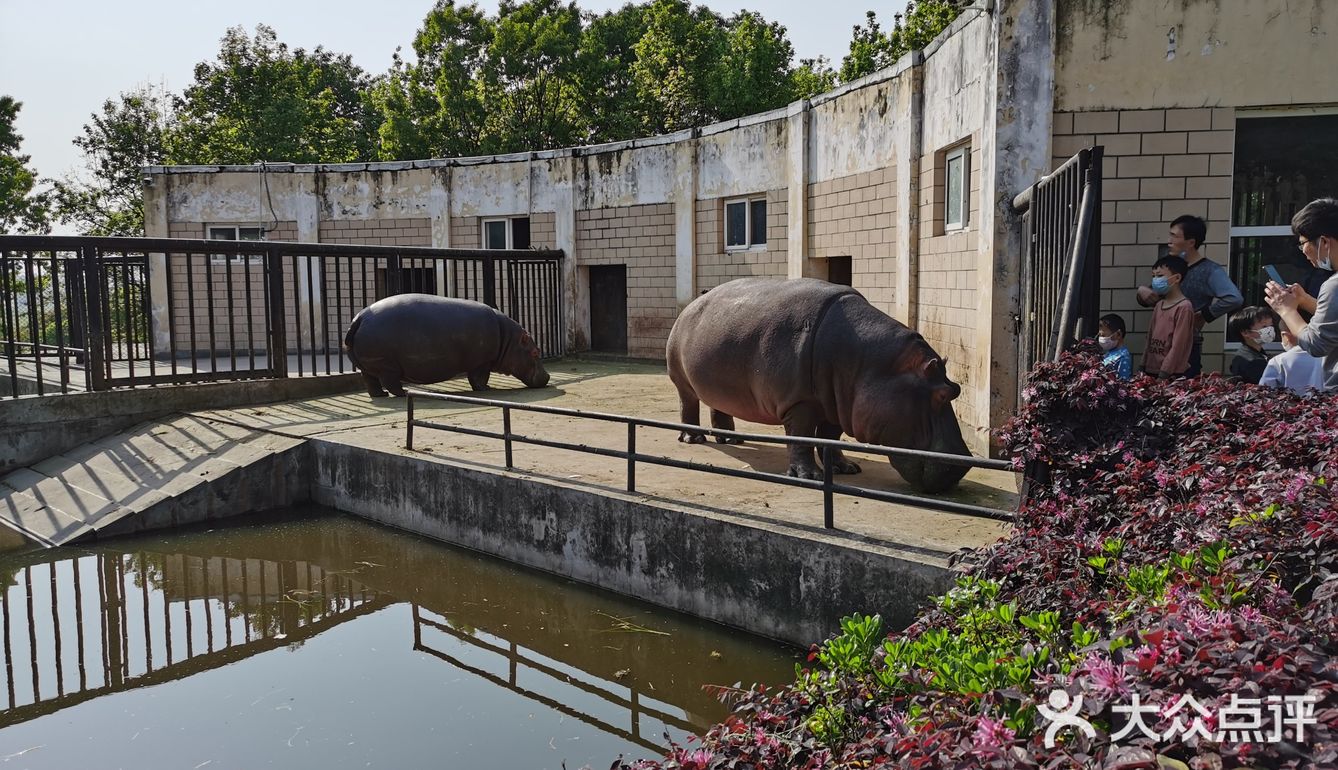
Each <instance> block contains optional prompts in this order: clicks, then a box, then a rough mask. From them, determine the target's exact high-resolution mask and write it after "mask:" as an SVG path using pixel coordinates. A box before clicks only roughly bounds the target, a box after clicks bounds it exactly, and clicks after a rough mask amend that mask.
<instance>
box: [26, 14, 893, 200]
mask: <svg viewBox="0 0 1338 770" xmlns="http://www.w3.org/2000/svg"><path fill="white" fill-rule="evenodd" d="M577 2H578V5H579V6H580V7H581V8H582V9H584V10H590V11H598V12H602V11H606V10H609V9H611V8H614V7H618V6H621V5H622V4H623V2H622V0H618V1H616V2H615V1H613V0H577ZM699 4H700V3H699ZM706 5H708V6H709V7H711V8H712V9H713V10H715V11H716V12H718V13H720V14H722V15H729V14H732V13H734V12H736V11H738V10H740V9H741V8H745V7H746V8H748V9H750V10H755V11H758V12H760V13H761V14H762V15H763V16H765V17H766V18H767V19H770V20H773V21H779V22H780V23H781V24H784V25H785V27H786V29H787V30H788V31H789V35H790V42H791V43H792V44H793V45H794V48H795V54H796V56H797V57H799V58H809V57H815V56H819V55H822V56H826V57H827V58H828V59H830V60H832V62H833V63H834V64H836V65H839V64H840V61H841V57H842V56H843V55H844V54H845V53H846V49H847V47H848V45H849V42H850V30H851V27H852V26H854V25H855V24H857V23H860V22H862V21H863V20H864V14H865V11H868V10H875V11H877V12H878V16H879V20H880V21H882V22H883V23H884V25H885V26H886V25H890V24H891V22H892V14H893V13H894V12H899V11H900V10H901V9H902V8H903V7H904V6H905V2H904V0H819V1H818V2H813V1H812V0H752V2H747V3H741V2H736V0H715V1H714V2H710V3H706ZM480 6H481V7H483V8H484V9H485V10H486V11H487V12H488V13H490V14H491V13H495V12H496V10H497V3H496V0H483V2H480ZM431 7H432V0H381V1H380V2H376V1H375V0H357V2H351V1H350V0H223V1H222V2H198V1H196V2H193V1H192V0H0V94H8V95H11V96H14V97H15V98H16V99H18V100H19V101H21V102H22V103H23V109H22V111H21V112H20V113H19V121H18V131H19V133H20V134H21V135H22V136H23V140H24V141H23V146H22V152H24V153H26V154H28V155H31V156H32V165H33V166H34V167H35V168H36V169H37V172H38V173H39V174H40V175H42V176H45V177H60V176H63V175H64V174H65V173H66V172H67V171H69V170H71V169H72V168H74V167H76V166H78V165H79V164H80V157H79V152H78V150H77V149H76V148H75V147H74V146H73V145H72V144H71V143H70V140H71V139H73V138H74V137H75V136H76V135H77V134H78V133H79V131H80V128H81V127H82V126H83V125H84V123H87V122H88V120H89V116H90V114H91V113H92V112H94V111H96V110H97V109H98V108H99V107H100V105H101V104H102V102H103V101H104V100H105V99H108V98H111V97H115V96H116V95H117V94H119V93H121V92H122V91H127V90H130V89H133V88H135V87H136V86H138V85H140V84H143V83H155V84H158V83H161V84H165V85H166V86H167V88H168V89H169V90H171V91H173V92H179V91H181V89H182V88H183V87H185V86H186V85H187V84H188V83H189V82H190V80H191V77H192V75H191V73H192V70H193V68H194V66H195V64H196V63H198V62H200V61H204V60H211V59H213V58H214V56H215V55H216V54H217V53H218V44H219V39H220V38H221V37H222V36H223V32H224V30H226V29H227V28H228V27H230V26H235V25H238V24H240V25H242V26H244V27H246V28H247V29H248V30H252V29H254V27H255V25H257V24H262V23H263V24H268V25H270V26H271V27H273V28H274V29H275V30H276V31H277V32H278V35H279V40H281V41H283V42H285V43H287V44H288V45H289V46H290V47H293V48H298V47H302V48H314V47H316V46H317V45H324V46H325V47H326V48H327V49H329V50H332V51H337V52H340V53H347V54H350V55H352V57H353V60H354V61H355V62H356V63H357V64H358V65H359V66H361V67H362V68H363V69H365V70H367V71H368V72H369V73H371V74H378V73H381V72H384V71H385V70H386V69H387V68H389V67H390V59H391V54H392V53H393V52H394V50H395V47H396V46H399V45H402V46H404V47H405V49H406V50H407V49H409V48H410V47H411V46H410V44H411V43H412V40H413V36H414V33H415V32H416V31H417V30H418V26H419V24H420V23H421V22H422V20H423V16H424V15H425V14H426V13H427V11H428V9H430V8H431Z"/></svg>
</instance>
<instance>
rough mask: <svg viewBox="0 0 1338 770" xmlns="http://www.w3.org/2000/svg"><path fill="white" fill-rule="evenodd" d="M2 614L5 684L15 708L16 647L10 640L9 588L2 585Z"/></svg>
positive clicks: (0, 608) (0, 602) (11, 704)
mask: <svg viewBox="0 0 1338 770" xmlns="http://www.w3.org/2000/svg"><path fill="white" fill-rule="evenodd" d="M0 616H2V617H3V619H4V622H5V684H6V685H7V686H8V689H9V708H14V706H15V703H14V648H13V646H12V645H11V643H10V641H9V636H10V633H11V630H12V624H11V623H10V622H9V588H8V586H6V587H0Z"/></svg>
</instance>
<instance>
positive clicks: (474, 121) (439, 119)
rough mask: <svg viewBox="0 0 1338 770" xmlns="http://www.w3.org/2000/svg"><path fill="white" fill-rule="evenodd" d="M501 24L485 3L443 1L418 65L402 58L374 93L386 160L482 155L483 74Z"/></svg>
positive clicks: (417, 43)
mask: <svg viewBox="0 0 1338 770" xmlns="http://www.w3.org/2000/svg"><path fill="white" fill-rule="evenodd" d="M492 38H493V23H492V21H491V20H490V19H488V18H487V17H486V16H484V15H483V13H482V11H480V10H479V8H478V6H477V5H474V4H472V3H471V4H469V5H466V6H456V4H455V2H454V0H437V4H436V5H435V6H433V8H432V10H431V11H429V12H428V14H427V17H426V18H425V19H424V20H423V26H422V27H420V28H419V30H418V34H417V35H415V36H414V41H413V50H414V55H415V57H416V60H415V61H414V62H413V63H411V64H406V63H404V61H403V60H402V59H401V58H400V56H399V55H398V53H397V54H396V56H395V62H394V65H393V66H392V68H391V71H390V74H389V75H388V76H387V77H386V79H385V81H384V82H382V83H381V84H380V85H379V86H378V87H376V88H375V89H374V91H373V97H372V98H373V101H374V103H375V105H376V107H377V110H378V112H379V113H380V120H381V125H380V130H379V138H380V151H379V154H380V157H381V158H382V159H385V160H407V159H409V158H430V157H448V156H456V155H471V154H474V153H476V152H478V150H479V147H480V137H481V135H482V133H483V126H484V122H485V119H486V115H487V110H486V107H485V102H484V90H483V88H482V82H481V81H482V73H483V68H484V66H485V63H486V61H487V58H486V57H487V51H488V46H489V45H490V44H491V43H492Z"/></svg>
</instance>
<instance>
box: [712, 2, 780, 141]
mask: <svg viewBox="0 0 1338 770" xmlns="http://www.w3.org/2000/svg"><path fill="white" fill-rule="evenodd" d="M721 48H722V50H721V56H720V57H719V58H718V59H717V60H716V61H715V62H714V66H713V67H712V68H711V71H710V83H711V111H712V112H713V113H714V115H713V116H712V118H713V119H715V120H729V119H731V118H738V117H742V116H744V115H751V114H753V113H755V112H765V111H766V110H771V109H775V108H777V107H783V106H785V105H786V104H788V103H790V102H791V101H794V99H795V98H797V97H796V94H795V93H794V85H795V81H794V77H793V73H792V72H791V69H790V62H791V60H793V59H794V47H793V46H791V45H790V40H789V38H788V37H787V35H786V33H785V27H783V26H781V25H780V24H778V23H777V22H774V21H772V22H768V21H767V20H766V19H764V18H762V15H761V14H758V13H754V12H753V11H742V12H740V13H739V14H738V15H736V16H735V17H733V18H732V19H730V20H729V22H728V23H727V24H726V25H725V30H724V43H723V45H722V47H721Z"/></svg>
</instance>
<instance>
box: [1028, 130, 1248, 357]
mask: <svg viewBox="0 0 1338 770" xmlns="http://www.w3.org/2000/svg"><path fill="white" fill-rule="evenodd" d="M1235 124H1236V115H1235V111H1234V110H1232V109H1208V108H1204V109H1190V110H1125V111H1119V112H1078V113H1073V112H1057V113H1055V116H1054V126H1055V128H1054V144H1053V155H1054V163H1055V165H1056V166H1057V165H1059V164H1060V163H1063V162H1064V161H1065V160H1067V159H1068V158H1069V157H1071V156H1072V155H1074V154H1075V153H1077V152H1078V151H1079V150H1080V149H1082V148H1084V147H1090V146H1092V145H1094V144H1099V145H1102V146H1104V147H1105V161H1104V168H1103V175H1102V179H1103V183H1102V193H1103V196H1102V197H1103V199H1104V200H1103V204H1102V212H1101V243H1102V246H1101V265H1102V267H1101V309H1102V312H1114V313H1119V314H1120V315H1121V316H1123V317H1124V321H1125V323H1126V324H1127V325H1128V326H1129V329H1130V334H1129V348H1130V350H1132V351H1133V353H1134V366H1135V367H1137V366H1139V364H1140V363H1141V360H1142V352H1143V347H1144V342H1145V339H1146V332H1147V329H1148V325H1149V323H1151V320H1152V311H1151V310H1148V309H1145V308H1142V307H1139V305H1138V303H1137V302H1136V301H1135V299H1134V289H1135V288H1136V287H1137V286H1138V285H1140V284H1146V283H1148V281H1150V280H1151V277H1152V276H1151V268H1152V263H1153V262H1154V261H1156V258H1157V253H1158V251H1157V247H1158V246H1159V245H1161V244H1164V243H1166V232H1167V228H1168V225H1169V224H1170V222H1171V220H1173V219H1175V218H1176V217H1178V216H1180V215H1181V214H1194V215H1197V216H1200V217H1203V218H1204V219H1206V220H1207V222H1208V244H1207V246H1206V247H1205V248H1204V249H1203V253H1204V254H1205V255H1206V256H1207V257H1209V258H1210V259H1213V260H1215V261H1217V262H1219V263H1221V264H1222V265H1226V264H1227V258H1228V256H1229V253H1230V252H1229V241H1228V237H1227V235H1228V232H1229V229H1230V224H1231V181H1232V178H1231V174H1232V166H1233V162H1234V149H1235ZM1224 329H1225V322H1224V321H1217V322H1215V323H1214V324H1212V325H1210V326H1208V327H1207V328H1206V329H1205V333H1204V355H1203V368H1204V370H1205V371H1221V370H1222V369H1223V366H1224V358H1223V355H1222V345H1223V341H1224V337H1225V332H1224Z"/></svg>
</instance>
